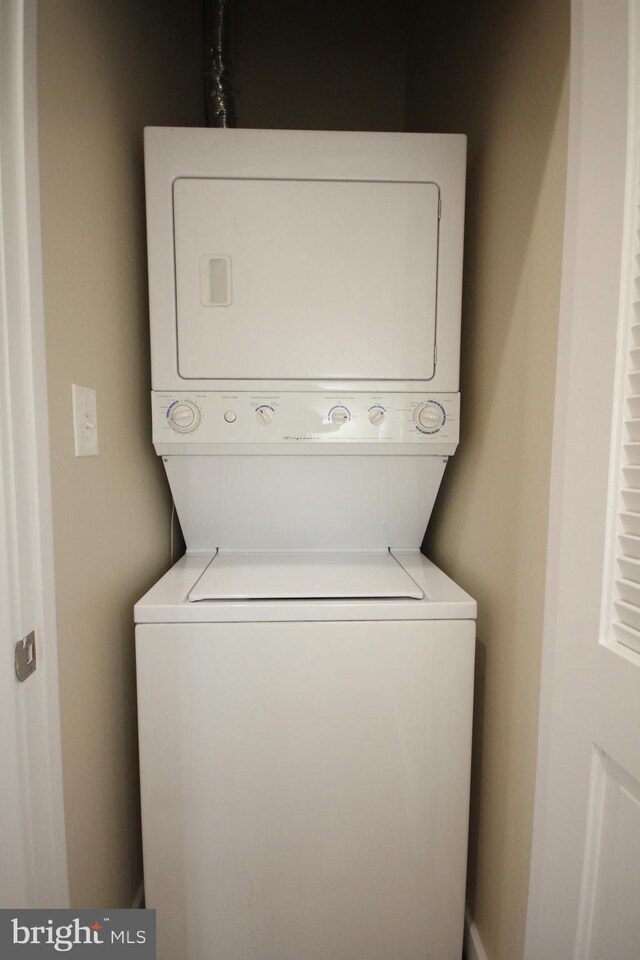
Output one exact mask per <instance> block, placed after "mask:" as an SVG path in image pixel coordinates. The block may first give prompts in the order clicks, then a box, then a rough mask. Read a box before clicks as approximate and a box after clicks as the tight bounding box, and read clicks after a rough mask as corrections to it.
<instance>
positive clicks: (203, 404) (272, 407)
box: [152, 391, 460, 452]
mask: <svg viewBox="0 0 640 960" xmlns="http://www.w3.org/2000/svg"><path fill="white" fill-rule="evenodd" d="M152 405H153V437H154V442H155V443H156V444H158V445H164V444H174V443H178V444H180V443H185V444H190V445H194V444H207V445H210V444H216V445H217V444H234V445H235V444H279V445H281V444H287V445H294V446H297V445H300V446H303V445H308V444H313V445H316V444H327V443H330V444H376V445H379V444H389V445H395V444H411V445H416V444H417V445H422V446H425V445H426V446H428V445H430V444H447V445H449V444H455V443H457V442H458V437H459V411H460V394H458V393H447V394H441V393H439V394H425V393H417V394H407V393H385V394H380V393H377V394H365V393H349V394H336V393H322V392H314V393H298V392H291V393H284V392H283V393H278V394H271V393H269V394H260V393H256V394H252V393H248V392H247V393H242V392H237V393H231V392H229V393H225V392H214V391H210V392H209V391H206V392H204V391H203V392H193V393H187V392H171V393H169V392H167V393H164V392H154V393H153V397H152ZM416 452H417V451H416Z"/></svg>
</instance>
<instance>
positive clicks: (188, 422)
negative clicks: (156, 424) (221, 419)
mask: <svg viewBox="0 0 640 960" xmlns="http://www.w3.org/2000/svg"><path fill="white" fill-rule="evenodd" d="M167 418H168V420H169V425H170V426H171V427H172V428H173V429H174V430H175V431H176V432H177V433H191V431H192V430H195V429H196V427H197V426H198V424H199V423H200V410H199V409H198V407H197V405H196V404H195V403H194V402H193V400H179V401H178V402H177V403H174V404H173V406H171V407H170V408H169V410H168V412H167Z"/></svg>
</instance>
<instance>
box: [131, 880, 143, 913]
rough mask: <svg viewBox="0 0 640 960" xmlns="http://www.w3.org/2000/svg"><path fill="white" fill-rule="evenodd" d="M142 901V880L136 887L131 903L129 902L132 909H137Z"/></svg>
mask: <svg viewBox="0 0 640 960" xmlns="http://www.w3.org/2000/svg"><path fill="white" fill-rule="evenodd" d="M143 901H144V881H143V882H142V883H141V884H140V886H139V887H138V892H137V893H136V895H135V897H134V898H133V903H132V904H131V909H132V910H139V909H140V907H141V906H142V903H143Z"/></svg>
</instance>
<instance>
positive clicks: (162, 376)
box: [135, 129, 476, 960]
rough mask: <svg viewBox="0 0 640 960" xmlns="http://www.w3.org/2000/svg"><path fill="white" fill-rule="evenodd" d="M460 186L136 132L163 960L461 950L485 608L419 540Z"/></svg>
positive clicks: (344, 143) (148, 698) (280, 145)
mask: <svg viewBox="0 0 640 960" xmlns="http://www.w3.org/2000/svg"><path fill="white" fill-rule="evenodd" d="M464 163H465V144H464V138H462V137H457V136H436V135H422V134H420V135H419V134H406V135H401V134H361V133H358V134H351V133H327V132H322V133H310V132H291V131H256V130H190V129H184V130H174V129H151V130H148V131H146V173H147V217H148V239H149V278H150V303H151V337H152V373H153V396H152V410H153V439H154V444H155V447H156V451H157V452H158V453H159V454H160V455H161V456H162V457H163V460H164V463H165V467H166V470H167V476H168V478H169V482H170V485H171V489H172V492H173V496H174V499H175V502H176V506H177V510H178V514H179V517H180V521H181V523H182V528H183V531H184V534H185V539H186V543H187V553H186V555H185V557H183V558H182V560H180V561H179V562H178V563H177V564H176V565H175V566H174V567H173V568H172V569H171V570H170V571H169V572H168V573H167V574H166V576H165V577H163V579H162V580H160V581H159V583H158V584H156V586H155V587H153V588H152V589H151V590H150V591H149V593H148V594H147V595H146V596H145V597H144V598H143V599H142V600H141V601H140V602H139V603H138V604H137V605H136V609H135V617H136V624H137V626H136V649H137V662H138V704H139V726H140V768H141V784H142V823H143V845H144V867H145V893H146V899H147V904H148V905H149V906H151V907H155V908H156V910H157V921H158V957H159V960H170V958H171V960H172V958H175V957H181V958H185V960H205V958H207V960H209V958H215V960H218V958H220V960H250V958H251V960H302V958H304V960H326V958H327V957H331V958H333V960H377V958H380V960H383V958H387V957H393V958H394V960H424V958H426V957H427V956H429V957H431V958H432V960H452V958H457V957H459V956H460V954H461V943H462V927H463V913H464V890H465V865H466V843H467V817H468V789H469V765H470V743H471V709H472V684H473V660H474V641H475V616H476V607H475V602H474V601H473V600H472V599H471V598H470V597H468V596H467V595H466V594H465V593H464V592H463V591H462V590H461V589H460V588H459V587H457V586H456V585H455V584H453V583H452V581H450V580H449V579H448V578H447V577H446V576H445V575H444V574H443V573H442V572H441V571H439V570H438V569H437V568H436V567H434V566H433V564H431V563H430V562H429V561H428V560H426V559H425V558H424V557H423V556H422V555H421V554H420V552H419V545H420V542H421V539H422V536H423V533H424V529H425V526H426V523H427V521H428V518H429V515H430V513H431V509H432V506H433V502H434V500H435V497H436V494H437V490H438V486H439V484H440V480H441V478H442V473H443V471H444V468H445V464H446V461H447V458H448V457H449V456H450V455H451V454H452V453H453V452H454V451H455V448H456V445H457V441H458V429H459V394H458V361H459V333H460V279H461V265H462V225H463V195H464Z"/></svg>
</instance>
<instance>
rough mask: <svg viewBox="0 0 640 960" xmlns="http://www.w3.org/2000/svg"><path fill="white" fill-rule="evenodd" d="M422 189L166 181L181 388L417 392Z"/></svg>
mask: <svg viewBox="0 0 640 960" xmlns="http://www.w3.org/2000/svg"><path fill="white" fill-rule="evenodd" d="M438 201H439V190H438V187H437V185H436V184H433V183H396V182H371V181H327V180H321V181H314V180H297V181H289V180H231V179H206V180H203V179H185V178H183V179H178V180H176V182H175V184H174V219H175V264H176V306H177V343H178V367H179V373H180V375H181V376H182V377H184V378H187V379H251V380H254V379H277V380H280V379H312V380H316V379H317V380H322V379H332V380H335V379H345V380H355V379H362V380H428V379H430V378H431V377H432V376H433V374H434V350H435V336H436V280H437V263H438Z"/></svg>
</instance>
